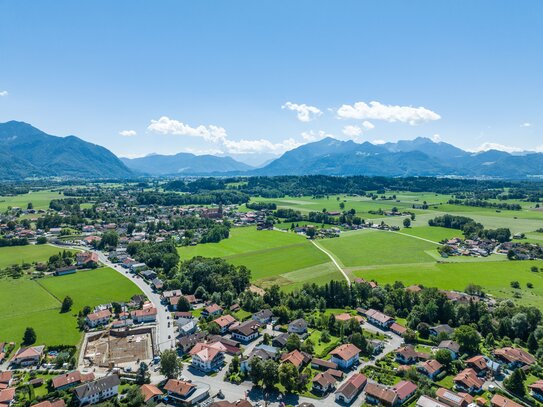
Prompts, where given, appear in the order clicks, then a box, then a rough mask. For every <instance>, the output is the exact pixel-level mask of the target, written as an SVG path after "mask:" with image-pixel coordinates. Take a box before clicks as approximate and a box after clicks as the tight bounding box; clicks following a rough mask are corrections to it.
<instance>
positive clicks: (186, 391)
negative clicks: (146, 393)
mask: <svg viewBox="0 0 543 407" xmlns="http://www.w3.org/2000/svg"><path fill="white" fill-rule="evenodd" d="M164 390H165V391H166V393H167V397H168V398H172V399H173V401H174V404H180V405H196V404H197V403H198V402H200V401H202V400H205V399H206V398H207V397H209V391H202V392H200V393H198V392H197V390H198V386H197V385H196V383H191V382H187V381H184V380H176V379H170V380H168V381H167V382H166V385H165V386H164Z"/></svg>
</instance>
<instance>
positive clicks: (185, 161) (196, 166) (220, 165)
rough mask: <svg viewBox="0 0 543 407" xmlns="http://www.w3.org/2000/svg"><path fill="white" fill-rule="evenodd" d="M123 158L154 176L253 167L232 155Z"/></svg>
mask: <svg viewBox="0 0 543 407" xmlns="http://www.w3.org/2000/svg"><path fill="white" fill-rule="evenodd" d="M121 160H122V162H123V163H124V164H125V165H126V166H127V167H128V168H130V169H131V170H133V171H134V172H137V173H140V174H147V175H153V176H161V175H203V174H216V173H226V172H245V171H248V170H250V169H252V168H253V167H251V166H249V165H247V164H244V163H241V162H239V161H236V160H234V159H233V158H232V157H217V156H214V155H195V154H191V153H179V154H175V155H160V154H152V155H148V156H145V157H141V158H132V159H130V158H121Z"/></svg>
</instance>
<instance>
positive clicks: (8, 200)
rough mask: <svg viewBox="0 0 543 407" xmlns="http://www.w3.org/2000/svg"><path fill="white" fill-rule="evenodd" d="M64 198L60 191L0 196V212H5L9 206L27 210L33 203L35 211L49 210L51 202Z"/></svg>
mask: <svg viewBox="0 0 543 407" xmlns="http://www.w3.org/2000/svg"><path fill="white" fill-rule="evenodd" d="M63 197H64V195H62V194H59V192H58V191H30V192H29V193H28V194H22V195H15V196H0V212H4V211H5V210H7V209H8V207H9V206H11V207H16V208H21V209H26V207H27V205H28V203H29V202H32V206H33V207H34V209H47V208H49V203H50V202H51V200H53V199H58V198H63Z"/></svg>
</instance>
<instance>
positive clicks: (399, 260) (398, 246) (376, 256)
mask: <svg viewBox="0 0 543 407" xmlns="http://www.w3.org/2000/svg"><path fill="white" fill-rule="evenodd" d="M319 244H320V245H321V246H323V247H324V248H325V249H326V250H328V251H330V252H332V253H333V254H334V255H335V257H336V258H337V259H338V260H339V261H340V262H341V263H342V264H343V265H344V266H345V267H359V266H375V265H384V264H408V263H424V262H431V261H433V258H432V257H431V256H430V255H429V254H427V253H426V251H430V250H435V248H436V245H435V244H433V243H429V242H425V241H423V240H420V239H415V238H413V237H409V236H403V235H401V234H399V233H394V232H383V231H375V230H362V231H356V232H352V233H345V234H343V235H342V236H341V237H339V238H336V239H325V240H321V241H320V242H319Z"/></svg>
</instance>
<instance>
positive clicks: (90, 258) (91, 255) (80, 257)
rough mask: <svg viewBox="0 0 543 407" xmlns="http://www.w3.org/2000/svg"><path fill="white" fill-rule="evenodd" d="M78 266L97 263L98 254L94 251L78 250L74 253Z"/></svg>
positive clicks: (90, 265)
mask: <svg viewBox="0 0 543 407" xmlns="http://www.w3.org/2000/svg"><path fill="white" fill-rule="evenodd" d="M75 262H76V264H77V265H78V266H79V267H94V266H96V265H97V264H98V254H97V253H95V252H79V253H77V254H76V255H75Z"/></svg>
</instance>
